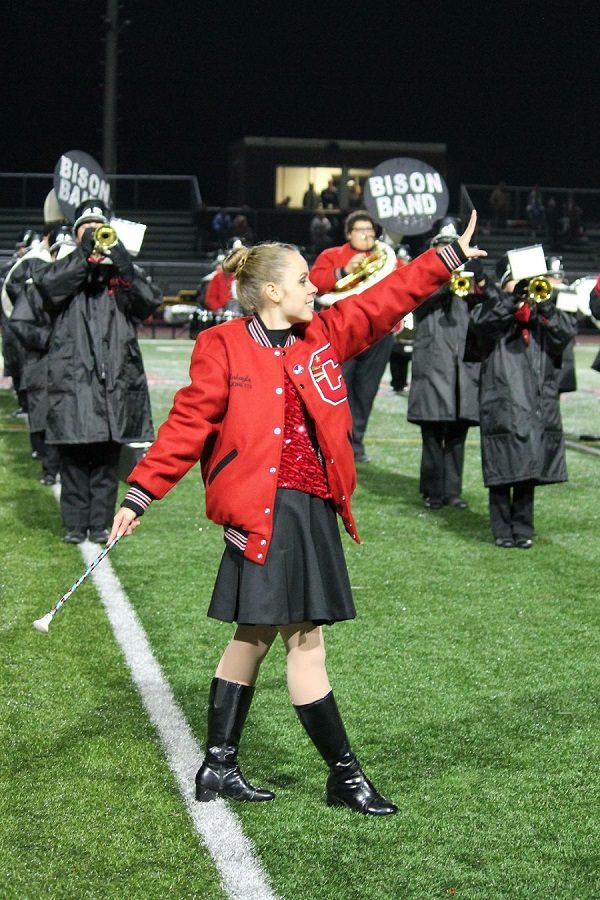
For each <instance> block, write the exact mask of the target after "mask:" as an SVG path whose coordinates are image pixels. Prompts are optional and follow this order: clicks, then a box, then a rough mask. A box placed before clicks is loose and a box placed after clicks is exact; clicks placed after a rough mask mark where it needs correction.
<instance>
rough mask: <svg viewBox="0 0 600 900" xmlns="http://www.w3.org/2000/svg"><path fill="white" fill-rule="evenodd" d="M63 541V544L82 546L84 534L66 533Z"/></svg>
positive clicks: (80, 532) (78, 532)
mask: <svg viewBox="0 0 600 900" xmlns="http://www.w3.org/2000/svg"><path fill="white" fill-rule="evenodd" d="M63 541H64V542H65V544H82V543H83V542H84V541H85V534H84V533H83V532H82V531H67V533H66V534H65V536H64V538H63Z"/></svg>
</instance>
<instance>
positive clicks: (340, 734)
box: [294, 693, 398, 816]
mask: <svg viewBox="0 0 600 900" xmlns="http://www.w3.org/2000/svg"><path fill="white" fill-rule="evenodd" d="M294 708H295V710H296V712H297V713H298V717H299V719H300V721H301V722H302V724H303V725H304V728H305V729H306V732H307V734H308V736H309V738H310V739H311V741H312V742H313V744H314V745H315V747H316V748H317V750H318V751H319V753H320V754H321V756H322V757H323V759H324V760H325V762H326V763H327V765H328V766H329V777H328V779H327V803H328V805H329V806H347V807H349V808H350V809H353V810H355V811H356V812H360V813H364V814H365V815H370V816H390V815H392V814H393V813H395V812H397V811H398V807H397V806H395V805H394V804H393V803H390V801H389V800H386V799H385V797H382V796H381V794H379V793H378V792H377V791H376V790H375V788H374V787H373V785H372V784H371V782H370V781H369V779H368V778H367V777H366V776H365V774H364V772H363V771H362V769H361V767H360V765H359V762H358V760H357V759H356V757H355V755H354V753H353V752H352V750H351V749H350V745H349V743H348V737H347V735H346V730H345V728H344V723H343V722H342V719H341V716H340V714H339V711H338V708H337V705H336V702H335V698H334V696H333V693H329V694H327V696H326V697H323V698H322V699H321V700H316V701H315V702H314V703H307V704H306V705H304V706H296V707H294Z"/></svg>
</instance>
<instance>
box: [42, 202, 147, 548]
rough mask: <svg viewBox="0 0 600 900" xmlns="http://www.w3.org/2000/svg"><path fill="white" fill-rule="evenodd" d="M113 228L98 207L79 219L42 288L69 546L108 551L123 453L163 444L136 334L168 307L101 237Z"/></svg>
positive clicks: (50, 420)
mask: <svg viewBox="0 0 600 900" xmlns="http://www.w3.org/2000/svg"><path fill="white" fill-rule="evenodd" d="M107 222H108V211H107V209H106V207H105V206H104V204H103V203H101V202H100V201H98V200H86V201H84V203H82V204H81V205H80V206H79V207H78V209H77V211H76V214H75V223H74V225H73V236H74V238H75V240H76V243H77V246H76V248H75V249H74V250H73V252H72V253H70V254H69V255H68V256H66V257H65V258H64V259H60V260H58V261H57V262H55V263H53V264H52V265H49V266H46V267H44V269H43V270H42V271H41V272H39V273H36V274H35V275H34V278H33V283H34V284H35V285H36V286H37V288H38V290H39V291H40V294H41V295H42V297H43V298H44V305H45V309H46V310H47V311H48V312H49V314H50V317H51V320H52V331H51V334H50V340H49V349H48V417H47V420H46V442H47V443H48V444H55V445H57V446H58V451H59V455H60V479H61V483H62V490H61V513H62V518H63V524H64V527H65V537H64V540H65V542H66V543H70V544H79V543H81V541H83V540H84V539H85V537H86V535H87V534H88V531H89V537H90V540H92V541H94V542H97V543H101V544H104V543H106V540H107V537H108V530H107V529H108V526H110V523H111V521H112V518H113V516H114V510H115V502H116V497H117V489H118V480H119V474H118V473H119V454H120V449H121V445H122V444H126V443H129V442H133V441H149V440H152V439H153V437H154V432H153V427H152V416H151V412H150V398H149V395H148V386H147V383H146V376H145V373H144V366H143V362H142V355H141V352H140V348H139V345H138V342H137V337H136V326H137V324H138V323H140V322H142V321H143V320H144V319H146V318H147V317H148V316H149V315H150V314H151V313H152V312H153V311H154V310H155V309H157V308H158V306H159V305H160V302H161V298H160V296H157V294H156V292H155V291H154V290H153V289H152V287H151V286H150V284H149V283H148V281H147V280H146V278H145V276H144V273H143V272H142V270H141V269H139V268H138V267H137V266H135V265H134V264H133V261H132V259H131V257H130V255H129V253H128V252H127V250H126V249H125V247H124V246H123V244H122V243H121V242H120V241H118V242H117V244H116V245H115V246H114V247H111V248H110V250H107V251H104V250H102V249H101V248H99V247H98V246H97V245H96V241H95V236H94V233H95V231H96V229H97V228H98V226H99V225H104V224H106V223H107Z"/></svg>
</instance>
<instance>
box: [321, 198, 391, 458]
mask: <svg viewBox="0 0 600 900" xmlns="http://www.w3.org/2000/svg"><path fill="white" fill-rule="evenodd" d="M346 238H347V241H346V243H345V244H342V245H341V246H339V247H327V248H326V249H325V250H323V251H322V252H321V253H320V254H319V256H317V258H316V260H315V262H314V265H313V267H312V269H311V270H310V280H311V281H312V283H313V284H314V285H315V286H316V288H317V290H318V292H319V294H326V293H328V292H329V291H331V290H333V287H334V285H335V283H336V281H338V280H339V279H340V278H343V277H344V276H345V275H349V274H351V273H352V272H356V271H357V270H358V269H360V266H361V264H362V262H363V261H364V260H365V258H366V257H367V256H368V255H369V253H371V252H372V250H373V247H374V246H375V239H376V230H375V222H374V221H373V219H372V218H371V216H370V215H369V213H368V212H365V211H364V210H357V211H356V212H353V213H350V215H349V216H348V218H347V219H346ZM381 284H382V282H380V285H381ZM370 291H372V288H371V289H370ZM370 296H371V294H370ZM318 299H319V298H318V297H317V301H318ZM338 302H339V301H338ZM369 343H370V346H369V347H368V348H367V349H366V350H362V352H359V353H358V354H357V356H356V357H355V358H354V359H350V360H348V361H347V362H346V363H345V364H344V369H343V374H344V381H345V382H346V388H347V390H348V403H349V404H350V412H351V414H352V449H353V451H354V459H355V460H356V462H362V463H366V462H369V457H368V456H367V453H366V451H365V445H364V438H365V432H366V430H367V424H368V421H369V416H370V415H371V409H372V408H373V403H374V401H375V397H376V395H377V390H378V388H379V382H380V381H381V378H382V376H383V373H384V372H385V367H386V366H387V364H388V360H389V358H390V353H391V350H392V346H393V344H394V338H393V335H391V334H385V335H384V336H383V337H381V339H380V340H379V341H377V342H376V343H372V342H369Z"/></svg>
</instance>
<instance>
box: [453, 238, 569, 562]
mask: <svg viewBox="0 0 600 900" xmlns="http://www.w3.org/2000/svg"><path fill="white" fill-rule="evenodd" d="M496 271H497V274H498V277H499V279H500V289H498V288H497V287H496V286H495V285H493V284H489V283H488V285H487V287H486V290H485V296H484V299H483V300H482V302H481V303H479V304H478V305H477V306H475V308H474V309H473V311H472V313H471V321H472V325H473V329H474V331H475V333H476V336H477V339H478V342H479V345H480V349H481V354H482V362H481V384H480V421H481V424H480V428H481V457H482V465H483V480H484V484H485V486H486V487H487V488H488V489H489V503H490V522H491V529H492V534H493V536H494V539H495V543H496V546H497V547H505V548H509V547H518V548H519V549H522V550H528V549H529V548H530V547H531V546H532V544H533V504H534V491H535V487H536V486H537V485H541V484H552V483H554V482H559V481H566V480H567V468H566V462H565V444H564V436H563V431H562V422H561V416H560V402H559V391H558V375H559V372H560V366H561V361H562V354H563V352H564V349H565V347H567V345H568V344H569V342H570V341H571V340H572V338H573V337H574V335H575V333H576V330H577V323H576V320H575V317H574V316H573V315H571V314H570V313H567V312H563V311H562V310H559V309H557V308H556V304H555V303H554V302H553V301H552V300H551V299H548V300H544V301H543V302H541V303H537V304H533V305H530V304H529V303H528V302H527V288H528V280H527V281H526V280H523V281H520V282H517V281H516V280H515V278H514V277H513V274H512V270H511V268H510V265H509V262H508V257H507V256H505V257H503V258H502V259H501V260H500V261H499V263H498V266H497V270H496Z"/></svg>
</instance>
